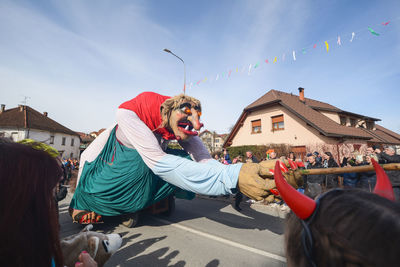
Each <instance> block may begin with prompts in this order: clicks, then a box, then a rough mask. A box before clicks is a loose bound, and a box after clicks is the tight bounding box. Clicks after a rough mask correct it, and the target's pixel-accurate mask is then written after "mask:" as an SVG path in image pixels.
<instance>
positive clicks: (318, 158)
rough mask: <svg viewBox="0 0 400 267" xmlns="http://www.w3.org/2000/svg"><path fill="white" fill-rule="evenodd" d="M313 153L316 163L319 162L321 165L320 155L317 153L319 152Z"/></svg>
mask: <svg viewBox="0 0 400 267" xmlns="http://www.w3.org/2000/svg"><path fill="white" fill-rule="evenodd" d="M313 155H314V156H315V161H316V162H317V163H318V164H321V165H322V157H321V156H320V155H319V153H318V152H317V151H314V153H313Z"/></svg>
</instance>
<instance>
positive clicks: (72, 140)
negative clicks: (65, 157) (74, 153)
mask: <svg viewBox="0 0 400 267" xmlns="http://www.w3.org/2000/svg"><path fill="white" fill-rule="evenodd" d="M74 141H75V139H74V138H73V137H72V138H71V146H74Z"/></svg>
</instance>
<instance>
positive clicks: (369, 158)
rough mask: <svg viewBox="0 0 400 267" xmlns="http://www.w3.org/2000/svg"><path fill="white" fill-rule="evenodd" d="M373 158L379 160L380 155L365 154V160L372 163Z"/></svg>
mask: <svg viewBox="0 0 400 267" xmlns="http://www.w3.org/2000/svg"><path fill="white" fill-rule="evenodd" d="M371 159H374V160H375V161H378V157H377V156H376V155H375V154H369V155H366V156H365V161H366V162H367V163H368V164H372V161H371Z"/></svg>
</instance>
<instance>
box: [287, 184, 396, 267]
mask: <svg viewBox="0 0 400 267" xmlns="http://www.w3.org/2000/svg"><path fill="white" fill-rule="evenodd" d="M399 217H400V205H399V204H398V203H396V202H393V201H390V200H388V199H386V198H383V197H380V196H378V195H376V194H372V193H369V192H364V191H360V190H356V189H345V190H333V191H331V192H329V193H326V195H325V196H323V197H322V198H321V199H320V204H319V208H318V210H317V211H316V214H315V216H314V217H313V219H312V221H311V222H310V224H309V229H310V231H311V233H312V237H313V239H314V246H313V255H314V262H315V264H316V265H317V266H328V267H329V266H398V264H399V262H398V255H397V254H398V253H397V250H398V248H399V247H400V220H399ZM302 229H303V226H302V224H301V219H299V218H298V217H297V216H296V215H295V214H294V213H293V212H291V213H290V214H289V215H288V217H287V219H286V230H285V244H286V254H287V259H288V266H308V265H309V262H308V260H307V257H306V255H305V252H304V248H303V244H302V242H301V233H302Z"/></svg>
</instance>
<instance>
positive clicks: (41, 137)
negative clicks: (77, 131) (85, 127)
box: [0, 128, 80, 158]
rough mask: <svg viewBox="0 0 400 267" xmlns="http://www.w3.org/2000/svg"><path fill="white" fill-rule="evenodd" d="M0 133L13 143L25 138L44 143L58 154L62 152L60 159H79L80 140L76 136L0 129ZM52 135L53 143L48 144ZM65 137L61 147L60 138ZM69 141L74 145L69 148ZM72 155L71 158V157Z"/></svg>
mask: <svg viewBox="0 0 400 267" xmlns="http://www.w3.org/2000/svg"><path fill="white" fill-rule="evenodd" d="M0 133H4V137H9V138H12V139H13V141H14V142H18V141H21V140H23V139H25V138H30V139H33V140H36V141H38V142H43V143H46V144H48V145H50V146H52V147H54V148H55V149H57V150H58V151H59V152H63V153H62V155H61V157H62V158H70V157H71V158H79V145H80V139H79V137H78V136H76V135H69V134H64V133H50V132H47V131H41V130H35V129H29V130H26V129H23V130H19V129H11V128H0ZM51 135H54V143H53V144H50V136H51ZM63 137H65V145H62V138H63ZM71 139H74V145H73V146H71ZM71 155H72V156H71Z"/></svg>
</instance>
